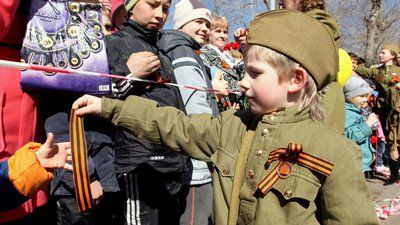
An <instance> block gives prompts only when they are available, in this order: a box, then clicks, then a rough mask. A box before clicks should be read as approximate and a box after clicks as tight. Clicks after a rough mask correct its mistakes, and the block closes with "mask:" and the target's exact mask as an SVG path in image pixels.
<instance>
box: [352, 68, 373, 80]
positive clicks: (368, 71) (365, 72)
mask: <svg viewBox="0 0 400 225" xmlns="http://www.w3.org/2000/svg"><path fill="white" fill-rule="evenodd" d="M356 73H357V74H358V75H360V76H362V77H364V78H368V79H371V80H373V79H374V78H375V77H376V76H378V69H377V68H367V67H365V66H359V67H358V68H357V69H356Z"/></svg>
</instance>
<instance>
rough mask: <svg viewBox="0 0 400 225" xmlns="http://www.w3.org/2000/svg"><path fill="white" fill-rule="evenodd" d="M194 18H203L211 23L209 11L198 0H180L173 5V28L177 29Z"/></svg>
mask: <svg viewBox="0 0 400 225" xmlns="http://www.w3.org/2000/svg"><path fill="white" fill-rule="evenodd" d="M195 19H205V20H207V21H209V22H210V23H211V12H210V10H208V9H207V8H206V6H205V5H204V4H203V3H202V2H200V1H198V0H181V1H179V2H178V3H176V5H175V12H174V19H173V23H174V25H173V29H175V30H177V29H179V28H181V27H183V26H184V25H185V24H187V23H189V22H190V21H192V20H195Z"/></svg>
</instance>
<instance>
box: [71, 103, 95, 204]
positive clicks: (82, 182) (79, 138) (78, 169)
mask: <svg viewBox="0 0 400 225" xmlns="http://www.w3.org/2000/svg"><path fill="white" fill-rule="evenodd" d="M69 131H70V141H71V152H72V167H73V170H74V171H73V174H74V183H75V194H76V199H77V201H78V206H79V209H80V210H81V211H86V210H88V209H91V208H93V199H92V193H91V191H90V180H89V173H88V165H87V158H88V155H87V149H86V138H85V130H84V127H83V118H82V117H78V116H77V115H76V113H75V110H74V109H73V110H72V111H71V117H70V122H69Z"/></svg>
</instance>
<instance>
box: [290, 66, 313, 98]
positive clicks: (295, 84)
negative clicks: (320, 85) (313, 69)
mask: <svg viewBox="0 0 400 225" xmlns="http://www.w3.org/2000/svg"><path fill="white" fill-rule="evenodd" d="M307 80H308V73H307V71H306V70H305V69H304V68H303V67H301V66H299V65H298V66H297V68H296V70H295V71H294V75H293V77H292V79H291V83H290V86H289V93H294V92H299V91H301V89H303V88H304V86H305V85H306V84H307Z"/></svg>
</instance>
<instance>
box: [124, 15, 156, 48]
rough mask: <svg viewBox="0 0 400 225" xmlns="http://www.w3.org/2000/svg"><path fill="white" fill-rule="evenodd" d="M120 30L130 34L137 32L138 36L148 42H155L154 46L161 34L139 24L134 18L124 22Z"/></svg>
mask: <svg viewBox="0 0 400 225" xmlns="http://www.w3.org/2000/svg"><path fill="white" fill-rule="evenodd" d="M120 30H122V31H126V32H128V33H129V34H136V36H140V37H142V38H143V39H144V40H145V41H146V42H148V43H150V44H153V45H154V46H155V45H156V43H157V40H158V35H159V31H157V30H149V29H147V28H145V27H143V26H141V25H139V24H138V23H136V22H135V21H134V20H132V19H129V20H128V21H127V22H125V23H123V24H122V26H121V29H120Z"/></svg>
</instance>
